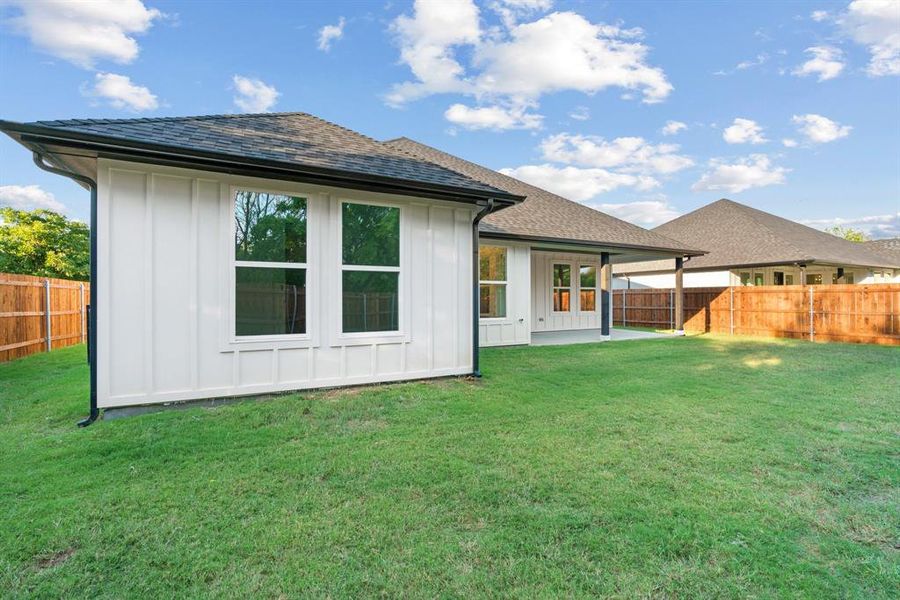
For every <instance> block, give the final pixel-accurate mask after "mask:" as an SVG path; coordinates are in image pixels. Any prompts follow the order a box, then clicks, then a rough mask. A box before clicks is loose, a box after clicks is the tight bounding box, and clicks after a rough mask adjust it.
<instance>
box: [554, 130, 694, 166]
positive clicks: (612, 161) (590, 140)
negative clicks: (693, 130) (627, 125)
mask: <svg viewBox="0 0 900 600" xmlns="http://www.w3.org/2000/svg"><path fill="white" fill-rule="evenodd" d="M540 148H541V152H542V154H543V156H544V158H545V159H547V160H550V161H554V162H560V163H565V164H570V165H579V166H583V167H598V168H616V169H617V170H619V171H620V172H623V173H644V174H655V173H659V174H663V175H668V174H671V173H675V172H678V171H681V170H682V169H686V168H688V167H690V166H692V165H693V164H694V161H693V160H691V159H690V158H688V157H686V156H682V155H679V154H676V152H677V151H678V150H679V146H678V145H677V144H651V143H648V142H647V141H646V140H644V138H641V137H620V138H616V139H614V140H611V141H607V140H605V139H603V138H601V137H597V136H585V135H574V134H568V133H560V134H557V135H552V136H550V137H548V138H545V139H544V140H543V141H542V142H541V146H540Z"/></svg>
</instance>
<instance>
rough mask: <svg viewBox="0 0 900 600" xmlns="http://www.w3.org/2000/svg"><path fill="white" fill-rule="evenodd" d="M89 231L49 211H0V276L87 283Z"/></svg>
mask: <svg viewBox="0 0 900 600" xmlns="http://www.w3.org/2000/svg"><path fill="white" fill-rule="evenodd" d="M90 257H91V250H90V230H89V229H88V226H87V225H85V224H84V223H82V222H81V221H73V220H70V219H67V218H66V217H65V216H63V215H61V214H59V213H55V212H53V211H50V210H43V209H39V210H32V211H26V210H15V209H14V208H8V207H2V208H0V272H6V273H19V274H23V275H37V276H39V277H59V278H62V279H81V280H86V279H88V278H89V277H90Z"/></svg>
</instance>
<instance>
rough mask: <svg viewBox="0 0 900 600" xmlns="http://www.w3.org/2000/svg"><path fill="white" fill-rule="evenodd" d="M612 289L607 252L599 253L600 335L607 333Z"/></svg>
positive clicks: (610, 267) (610, 266) (610, 268)
mask: <svg viewBox="0 0 900 600" xmlns="http://www.w3.org/2000/svg"><path fill="white" fill-rule="evenodd" d="M611 289H612V265H610V264H609V252H601V253H600V335H609V324H610V318H609V317H610V314H609V310H610V307H611V306H612V303H611V302H610V297H609V296H610V290H611Z"/></svg>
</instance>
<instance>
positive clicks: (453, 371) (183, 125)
mask: <svg viewBox="0 0 900 600" xmlns="http://www.w3.org/2000/svg"><path fill="white" fill-rule="evenodd" d="M0 130H2V131H4V132H5V133H6V134H7V135H9V136H10V137H12V138H13V139H14V140H16V141H18V142H19V143H21V144H22V145H23V146H25V147H26V148H27V149H28V150H30V151H31V152H33V155H34V160H35V163H36V164H37V165H38V166H39V167H40V168H42V169H45V170H48V171H50V172H53V173H56V174H59V175H62V176H66V177H69V178H72V179H74V180H76V181H78V182H79V183H81V184H82V185H83V186H84V187H86V188H87V189H89V190H90V191H91V256H92V263H91V271H92V276H91V279H92V282H93V284H94V285H92V286H91V306H92V310H91V312H90V328H89V329H90V335H89V348H90V355H91V414H90V417H88V419H86V420H85V421H83V422H82V424H89V423H90V422H92V421H93V420H94V419H95V418H96V417H97V415H98V413H99V409H100V408H114V407H123V406H133V405H145V404H159V403H170V402H180V401H187V400H196V399H206V398H218V397H226V396H241V395H250V394H260V393H270V392H278V391H287V390H298V389H309V388H321V387H333V386H343V385H353V384H364V383H375V382H385V381H398V380H408V379H419V378H427V377H438V376H449V375H465V374H473V373H474V374H476V375H477V374H479V371H478V347H479V343H478V341H479V339H482V340H484V342H485V345H491V344H500V343H529V342H530V341H531V332H532V330H534V331H537V332H541V331H549V330H581V331H589V332H592V333H594V334H596V339H604V338H608V337H609V322H610V318H609V310H608V307H609V296H610V293H609V290H610V281H611V269H610V264H611V263H614V262H622V261H631V260H643V261H646V260H657V259H663V258H672V259H674V260H676V261H678V262H679V263H680V262H681V261H683V259H684V257H688V256H698V255H700V254H701V252H700V251H698V250H692V249H690V248H688V247H685V246H684V245H683V244H681V243H679V242H675V241H673V240H671V239H668V238H665V237H664V236H661V235H659V234H658V233H654V232H650V231H646V230H644V229H641V228H640V227H637V226H634V225H630V224H627V223H624V222H622V221H619V220H617V219H614V218H612V217H609V216H607V215H603V214H602V213H598V212H597V211H594V210H592V209H590V208H587V207H584V206H581V205H579V204H576V203H573V202H569V201H568V200H565V199H563V198H560V197H558V196H554V195H552V194H549V193H547V192H545V191H543V190H539V189H537V188H534V187H532V186H527V185H525V184H523V183H521V182H518V181H515V180H513V179H510V178H508V177H504V176H502V175H500V174H498V173H494V172H493V171H490V170H488V169H484V168H482V167H478V166H477V165H473V164H471V163H466V162H465V161H462V160H460V159H456V158H455V157H451V156H449V155H446V154H443V153H439V152H437V151H436V150H433V149H431V148H428V147H427V146H422V145H419V144H416V143H415V142H412V141H410V140H394V141H392V142H389V143H382V142H378V141H376V140H373V139H371V138H369V137H366V136H364V135H361V134H359V133H356V132H353V131H350V130H348V129H345V128H343V127H339V126H337V125H335V124H332V123H329V122H327V121H324V120H322V119H319V118H316V117H314V116H311V115H308V114H303V113H280V114H259V115H214V116H200V117H169V118H152V119H117V120H105V119H89V120H65V121H38V122H33V123H14V122H9V121H0ZM480 236H483V237H484V240H483V242H484V245H480ZM479 247H480V255H479ZM476 311H478V312H476Z"/></svg>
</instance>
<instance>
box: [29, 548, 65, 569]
mask: <svg viewBox="0 0 900 600" xmlns="http://www.w3.org/2000/svg"><path fill="white" fill-rule="evenodd" d="M74 554H75V548H66V549H65V550H60V551H59V552H54V553H53V554H49V555H45V556H41V557H39V558H38V559H37V560H36V561H35V562H34V564H35V566H36V567H37V568H38V569H39V570H41V571H43V570H44V569H52V568H53V567H56V566H58V565H61V564H63V563H64V562H66V561H67V560H69V559H70V558H72V555H74Z"/></svg>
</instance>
